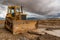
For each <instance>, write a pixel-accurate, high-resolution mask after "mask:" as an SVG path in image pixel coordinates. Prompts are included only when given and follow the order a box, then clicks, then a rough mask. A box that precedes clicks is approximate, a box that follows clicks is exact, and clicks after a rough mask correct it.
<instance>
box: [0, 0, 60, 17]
mask: <svg viewBox="0 0 60 40" xmlns="http://www.w3.org/2000/svg"><path fill="white" fill-rule="evenodd" d="M0 3H2V4H6V5H20V4H22V5H23V8H24V10H25V11H28V12H30V13H35V14H38V15H43V16H46V17H50V15H51V16H52V17H60V0H5V1H4V0H0Z"/></svg>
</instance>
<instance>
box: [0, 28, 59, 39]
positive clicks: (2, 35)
mask: <svg viewBox="0 0 60 40" xmlns="http://www.w3.org/2000/svg"><path fill="white" fill-rule="evenodd" d="M0 40H60V38H59V37H56V36H52V35H48V34H45V35H35V34H29V33H24V34H17V35H13V34H12V33H11V32H9V31H8V30H6V29H4V28H1V29H0Z"/></svg>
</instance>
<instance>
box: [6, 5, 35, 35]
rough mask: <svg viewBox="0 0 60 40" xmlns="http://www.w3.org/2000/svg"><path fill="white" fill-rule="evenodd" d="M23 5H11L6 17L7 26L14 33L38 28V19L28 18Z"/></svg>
mask: <svg viewBox="0 0 60 40" xmlns="http://www.w3.org/2000/svg"><path fill="white" fill-rule="evenodd" d="M26 16H27V14H24V13H23V10H22V6H21V7H20V6H9V7H8V13H7V15H6V19H5V28H6V29H8V30H10V31H11V32H12V33H13V34H19V33H25V32H27V31H29V30H33V29H35V28H36V20H26Z"/></svg>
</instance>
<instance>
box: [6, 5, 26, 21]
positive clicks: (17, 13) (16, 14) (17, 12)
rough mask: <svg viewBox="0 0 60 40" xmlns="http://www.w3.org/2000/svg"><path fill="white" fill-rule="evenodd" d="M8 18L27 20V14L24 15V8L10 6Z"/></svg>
mask: <svg viewBox="0 0 60 40" xmlns="http://www.w3.org/2000/svg"><path fill="white" fill-rule="evenodd" d="M9 15H10V16H9ZM8 16H9V17H11V18H13V19H16V20H26V14H23V11H22V7H19V6H9V7H8V15H7V17H8Z"/></svg>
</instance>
